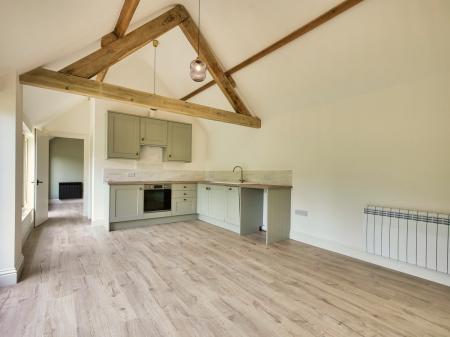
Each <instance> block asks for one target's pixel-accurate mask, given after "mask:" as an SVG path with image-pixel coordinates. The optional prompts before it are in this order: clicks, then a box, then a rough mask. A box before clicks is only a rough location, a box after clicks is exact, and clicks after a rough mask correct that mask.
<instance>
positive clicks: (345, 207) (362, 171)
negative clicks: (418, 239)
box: [193, 0, 450, 284]
mask: <svg viewBox="0 0 450 337" xmlns="http://www.w3.org/2000/svg"><path fill="white" fill-rule="evenodd" d="M449 6H450V2H448V1H431V2H423V1H384V0H381V1H365V2H364V3H362V4H361V5H358V7H357V8H355V10H354V11H350V12H349V13H348V14H345V15H343V16H342V17H339V18H338V19H337V20H334V21H333V22H330V23H329V24H327V25H326V26H324V27H321V28H320V29H318V30H316V31H314V32H312V33H311V34H308V35H306V36H304V37H303V38H301V39H300V40H298V41H296V42H295V43H292V44H290V45H288V46H287V47H285V48H283V49H281V50H279V51H277V52H275V53H273V54H271V55H270V56H268V57H266V58H264V59H263V60H261V61H260V62H258V63H256V64H254V65H252V66H250V67H248V68H246V69H244V70H242V71H240V72H239V73H237V74H236V75H234V78H235V79H236V82H237V84H238V89H239V90H240V92H241V93H242V96H243V97H244V98H245V99H246V101H247V102H248V104H249V106H250V109H251V111H253V113H254V114H255V115H257V116H259V117H260V118H261V120H262V128H261V129H260V130H251V129H246V128H242V127H238V126H231V125H225V124H220V123H216V122H210V121H202V122H201V123H202V124H203V125H204V127H205V129H206V130H207V132H208V135H209V138H208V144H209V150H208V152H207V166H206V169H208V170H223V169H230V168H232V167H233V166H234V165H242V166H243V167H244V168H245V169H247V170H254V169H292V170H293V185H294V186H293V190H292V220H291V221H292V228H291V230H292V232H291V237H293V238H295V239H297V240H301V241H305V242H309V243H312V244H315V245H319V246H322V247H324V248H327V249H331V250H336V251H340V252H343V253H345V254H348V255H351V256H355V257H358V258H361V256H362V254H361V252H362V250H363V248H364V243H365V241H364V236H363V215H362V210H363V207H364V206H366V205H367V204H377V205H384V206H388V207H389V206H392V207H404V208H408V209H420V210H430V211H438V212H443V213H447V214H449V213H450V175H449V172H450V157H449V155H448V144H450V133H449V132H448V126H449V125H450V101H449V97H450V89H449V88H450V62H449V60H450V45H449V44H448V43H446V42H444V41H446V40H447V39H448V36H450V7H449ZM364 13H371V15H370V16H365V15H364ZM352 27H353V28H352ZM343 32H345V33H343ZM219 95H220V93H219V92H218V90H217V89H215V88H214V89H212V90H209V91H207V92H204V93H203V94H202V95H199V96H198V97H196V98H195V99H194V100H193V101H195V102H199V103H209V102H217V101H218V100H219V99H221V97H220V96H219ZM224 139H226V141H224ZM296 209H301V210H307V211H308V216H307V217H302V216H297V215H295V213H294V212H295V210H296ZM336 247H340V248H336ZM364 259H366V260H369V261H371V262H374V263H379V264H384V265H386V266H389V267H391V268H395V269H398V270H402V271H406V272H410V273H413V274H415V275H418V276H421V277H427V278H429V279H433V280H436V281H439V282H442V283H446V284H450V278H449V277H448V276H446V275H443V276H442V275H440V276H436V275H431V276H430V275H428V274H429V273H428V271H425V270H422V271H418V270H413V269H411V268H409V269H408V268H407V267H405V266H401V265H399V264H397V265H394V264H391V265H389V264H386V263H385V262H383V261H379V260H375V259H372V260H371V259H370V258H368V257H367V256H365V257H364ZM427 273H428V274H427ZM430 273H433V272H430ZM425 274H427V275H425Z"/></svg>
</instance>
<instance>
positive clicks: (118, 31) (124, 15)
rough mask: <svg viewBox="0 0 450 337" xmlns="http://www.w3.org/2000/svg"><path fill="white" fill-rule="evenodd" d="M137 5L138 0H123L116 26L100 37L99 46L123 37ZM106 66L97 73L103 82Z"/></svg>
mask: <svg viewBox="0 0 450 337" xmlns="http://www.w3.org/2000/svg"><path fill="white" fill-rule="evenodd" d="M138 5H139V0H125V1H124V3H123V6H122V10H121V11H120V15H119V18H118V19H117V23H116V27H115V28H114V31H113V32H112V33H109V34H107V35H105V36H103V37H102V41H101V47H102V48H104V47H106V46H108V45H109V44H111V43H112V42H114V41H115V40H117V39H119V38H121V37H123V36H124V35H125V33H126V32H127V29H128V27H129V25H130V22H131V19H132V18H133V15H134V12H135V11H136V8H137V6H138ZM107 72H108V68H106V69H105V70H102V71H101V72H100V73H98V74H97V78H96V79H97V81H100V82H103V80H104V79H105V76H106V73H107Z"/></svg>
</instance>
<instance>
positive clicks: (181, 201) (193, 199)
mask: <svg viewBox="0 0 450 337" xmlns="http://www.w3.org/2000/svg"><path fill="white" fill-rule="evenodd" d="M195 213H197V184H172V215H188V214H195Z"/></svg>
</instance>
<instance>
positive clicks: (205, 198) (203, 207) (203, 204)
mask: <svg viewBox="0 0 450 337" xmlns="http://www.w3.org/2000/svg"><path fill="white" fill-rule="evenodd" d="M209 189H210V187H209V186H208V185H203V184H199V185H198V189H197V213H198V214H201V215H208V213H209Z"/></svg>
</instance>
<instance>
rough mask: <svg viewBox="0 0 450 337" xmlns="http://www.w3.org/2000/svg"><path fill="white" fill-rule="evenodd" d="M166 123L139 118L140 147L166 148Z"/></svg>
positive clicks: (159, 120)
mask: <svg viewBox="0 0 450 337" xmlns="http://www.w3.org/2000/svg"><path fill="white" fill-rule="evenodd" d="M167 124H168V122H167V121H163V120H161V119H153V118H141V140H140V143H141V145H150V146H167Z"/></svg>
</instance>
